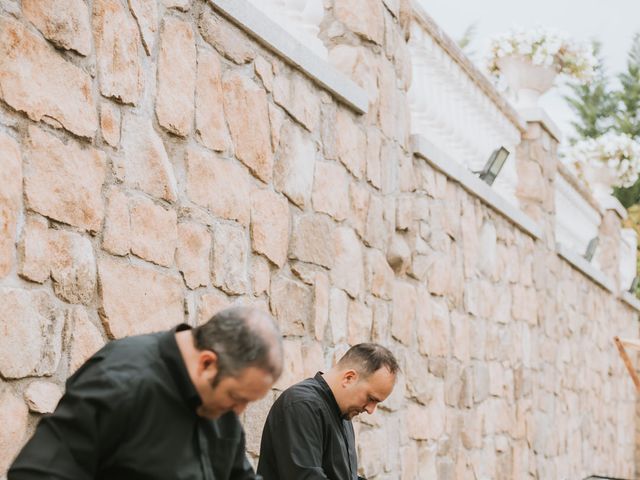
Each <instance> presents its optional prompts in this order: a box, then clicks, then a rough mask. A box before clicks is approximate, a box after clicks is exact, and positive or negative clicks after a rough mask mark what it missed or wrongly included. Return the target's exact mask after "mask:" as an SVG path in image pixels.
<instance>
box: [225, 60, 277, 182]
mask: <svg viewBox="0 0 640 480" xmlns="http://www.w3.org/2000/svg"><path fill="white" fill-rule="evenodd" d="M222 92H223V103H224V113H225V116H226V118H227V122H228V124H229V130H230V132H231V138H232V139H233V143H234V146H235V152H236V156H237V157H238V159H239V160H240V161H241V162H242V163H244V164H245V165H246V166H247V167H249V170H251V172H252V173H253V174H254V175H255V176H256V177H258V178H259V179H260V180H262V181H263V182H270V181H271V178H272V176H273V152H272V149H271V129H270V126H269V112H268V107H267V95H266V93H265V91H264V90H263V89H262V88H261V87H259V86H258V85H257V84H256V83H254V82H253V81H252V80H250V79H249V78H248V77H246V76H244V75H242V74H240V73H239V72H233V71H229V72H227V73H226V74H225V75H224V76H223V77H222Z"/></svg>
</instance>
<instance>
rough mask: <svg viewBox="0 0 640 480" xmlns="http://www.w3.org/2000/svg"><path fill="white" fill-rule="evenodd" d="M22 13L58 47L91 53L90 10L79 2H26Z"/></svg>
mask: <svg viewBox="0 0 640 480" xmlns="http://www.w3.org/2000/svg"><path fill="white" fill-rule="evenodd" d="M22 11H23V12H24V14H25V16H26V17H27V18H28V19H29V21H30V22H31V23H33V24H34V25H35V26H36V28H37V29H38V30H40V31H41V32H42V35H44V36H45V38H46V39H48V40H49V41H51V42H52V43H53V44H54V45H56V46H57V47H60V48H64V49H66V50H75V51H76V52H78V53H79V54H81V55H85V56H86V55H89V54H90V53H91V27H90V25H89V9H88V8H87V5H86V4H85V3H84V2H83V1H82V0H25V1H24V2H22Z"/></svg>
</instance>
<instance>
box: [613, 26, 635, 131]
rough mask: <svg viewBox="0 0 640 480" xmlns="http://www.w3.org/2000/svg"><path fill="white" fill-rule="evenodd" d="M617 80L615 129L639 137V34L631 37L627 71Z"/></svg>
mask: <svg viewBox="0 0 640 480" xmlns="http://www.w3.org/2000/svg"><path fill="white" fill-rule="evenodd" d="M618 79H619V80H620V85H621V89H620V90H619V91H618V92H616V100H617V102H618V105H619V110H618V112H617V114H616V117H615V128H616V130H617V131H618V132H620V133H627V134H629V135H631V136H632V137H634V138H639V137H640V116H639V115H640V32H638V33H636V34H635V35H634V37H633V43H632V45H631V49H630V50H629V54H628V59H627V70H626V72H622V73H621V74H620V75H619V76H618Z"/></svg>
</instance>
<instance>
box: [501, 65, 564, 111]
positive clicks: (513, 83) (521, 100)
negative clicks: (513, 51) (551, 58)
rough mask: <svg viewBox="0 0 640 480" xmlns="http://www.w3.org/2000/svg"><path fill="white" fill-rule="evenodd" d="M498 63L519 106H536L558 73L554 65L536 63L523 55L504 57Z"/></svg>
mask: <svg viewBox="0 0 640 480" xmlns="http://www.w3.org/2000/svg"><path fill="white" fill-rule="evenodd" d="M497 64H498V67H499V68H500V72H501V74H502V76H503V78H504V80H505V81H506V83H507V85H508V87H509V90H510V91H511V95H512V96H513V99H514V100H515V104H516V106H517V107H518V108H533V107H536V106H537V104H538V99H539V98H540V96H541V95H543V94H544V93H545V92H547V91H548V90H549V89H550V88H551V87H552V86H553V82H554V80H555V78H556V76H557V75H558V72H557V71H556V69H555V67H554V66H546V65H535V64H533V63H532V62H531V61H530V60H528V59H526V58H523V57H513V56H509V57H502V58H499V59H498V60H497Z"/></svg>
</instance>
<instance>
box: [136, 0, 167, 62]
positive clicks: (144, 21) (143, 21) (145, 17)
mask: <svg viewBox="0 0 640 480" xmlns="http://www.w3.org/2000/svg"><path fill="white" fill-rule="evenodd" d="M129 9H130V10H131V14H132V15H133V16H134V18H135V19H136V22H138V28H139V29H140V36H141V37H142V45H143V46H144V49H145V51H146V52H147V55H151V54H152V53H153V49H154V47H155V44H156V34H157V33H158V26H159V23H160V21H159V17H158V2H157V0H129Z"/></svg>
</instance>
